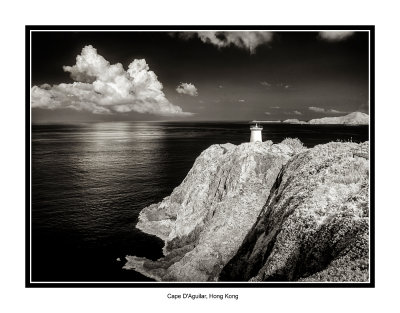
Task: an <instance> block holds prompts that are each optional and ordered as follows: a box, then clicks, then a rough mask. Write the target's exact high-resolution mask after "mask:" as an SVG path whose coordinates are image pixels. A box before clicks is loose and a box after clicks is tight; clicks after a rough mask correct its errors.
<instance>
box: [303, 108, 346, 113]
mask: <svg viewBox="0 0 400 313" xmlns="http://www.w3.org/2000/svg"><path fill="white" fill-rule="evenodd" d="M308 109H309V110H311V111H314V112H318V113H333V114H340V113H348V112H344V111H338V110H334V109H329V110H328V109H324V108H319V107H308Z"/></svg>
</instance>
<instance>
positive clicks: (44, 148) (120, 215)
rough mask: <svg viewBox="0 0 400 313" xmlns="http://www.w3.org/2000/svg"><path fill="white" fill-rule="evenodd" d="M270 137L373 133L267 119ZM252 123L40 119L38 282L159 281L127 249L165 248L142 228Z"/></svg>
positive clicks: (154, 251)
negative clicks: (216, 150)
mask: <svg viewBox="0 0 400 313" xmlns="http://www.w3.org/2000/svg"><path fill="white" fill-rule="evenodd" d="M263 126H264V130H263V140H272V141H273V142H274V143H278V142H281V141H282V140H283V139H285V138H286V137H292V138H294V137H297V138H299V139H300V140H301V141H302V142H303V143H304V144H305V145H306V146H307V147H313V146H315V145H317V144H321V143H327V142H330V141H336V140H342V141H350V140H351V141H354V142H363V141H366V140H368V126H338V125H292V124H265V125H263ZM249 138H250V130H249V124H248V123H234V122H107V123H80V124H57V125H49V124H46V125H44V124H43V125H33V126H32V159H31V167H32V169H31V170H32V182H31V186H32V190H31V193H32V206H31V218H32V223H31V229H32V237H31V239H32V240H31V241H32V246H31V250H32V254H31V255H32V270H31V273H32V281H33V282H35V281H36V282H45V281H46V282H61V281H63V282H71V281H73V282H97V281H99V282H100V281H101V282H109V281H119V282H122V281H150V279H148V278H146V277H144V276H142V275H141V274H139V273H136V272H135V271H127V270H123V269H122V266H123V264H124V262H125V259H124V257H125V256H126V255H136V256H145V257H147V258H149V259H153V260H155V259H157V258H159V257H161V255H162V253H161V248H162V246H163V242H162V241H161V240H160V239H158V238H156V237H155V236H150V235H147V234H144V233H142V232H141V231H139V230H137V229H136V228H135V225H136V222H137V216H138V214H139V212H140V211H141V210H142V209H143V208H144V207H146V206H148V205H150V204H152V203H156V202H159V201H161V200H162V199H163V198H164V197H166V196H168V195H169V194H170V193H171V192H172V190H173V189H174V188H175V187H177V186H178V185H179V184H180V183H181V181H182V180H183V179H184V177H185V176H186V174H187V172H188V171H189V170H190V168H191V167H192V165H193V163H194V161H195V159H196V157H197V156H198V155H199V154H200V153H201V151H203V150H204V149H206V148H208V147H209V146H210V145H212V144H223V143H227V142H230V143H233V144H240V143H243V142H248V141H249Z"/></svg>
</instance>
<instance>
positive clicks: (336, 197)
mask: <svg viewBox="0 0 400 313" xmlns="http://www.w3.org/2000/svg"><path fill="white" fill-rule="evenodd" d="M368 151H369V150H368V143H367V142H366V143H363V144H356V143H349V142H348V143H341V142H335V143H329V144H325V145H319V146H316V147H314V148H312V149H306V148H304V146H303V145H302V144H301V143H300V142H299V141H298V140H295V139H285V140H284V141H283V142H282V143H280V144H272V143H271V142H264V143H258V142H257V143H245V144H241V145H239V146H235V145H232V144H224V145H213V146H211V147H210V148H208V149H207V150H205V151H203V153H202V154H201V155H200V156H199V157H198V158H197V159H196V161H195V163H194V165H193V167H192V169H191V170H190V171H189V173H188V175H187V176H186V178H185V179H184V181H183V182H182V184H181V185H180V186H179V187H177V188H175V189H174V191H173V192H172V194H171V195H170V196H169V197H166V198H165V199H164V200H163V201H162V202H161V203H158V204H154V205H151V206H149V207H147V208H145V209H143V210H142V212H141V213H140V216H139V222H138V224H137V228H139V229H141V230H142V231H144V232H146V233H149V234H153V235H156V236H158V237H160V238H162V239H163V240H164V242H165V246H164V249H163V252H164V257H163V258H161V259H159V260H157V261H152V260H148V259H145V258H139V257H136V256H127V257H126V259H127V263H126V264H125V266H124V268H126V269H134V270H136V271H138V272H140V273H142V274H144V275H146V276H148V277H151V278H154V279H155V280H158V281H217V280H220V281H248V280H251V281H276V280H281V281H367V280H368V266H369V264H368V260H369V258H368V253H369V250H368V247H369V241H368V238H369V236H368V230H369V201H368V199H369V196H368V187H369V184H368V182H369V180H368V175H369V162H368Z"/></svg>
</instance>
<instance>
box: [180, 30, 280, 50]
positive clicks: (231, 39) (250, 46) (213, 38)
mask: <svg viewBox="0 0 400 313" xmlns="http://www.w3.org/2000/svg"><path fill="white" fill-rule="evenodd" d="M178 36H179V37H180V38H183V39H190V38H193V37H198V38H199V39H200V40H201V41H202V42H204V43H209V44H213V45H214V46H217V47H218V48H224V47H228V46H230V45H233V46H236V47H238V48H242V49H246V50H248V51H249V52H250V53H255V50H256V48H257V47H258V46H260V45H262V44H266V43H269V42H271V41H272V37H273V33H272V32H264V31H259V32H256V31H252V32H241V31H237V32H223V31H220V32H215V31H206V32H181V33H179V34H178Z"/></svg>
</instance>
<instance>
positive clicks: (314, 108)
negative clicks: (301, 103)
mask: <svg viewBox="0 0 400 313" xmlns="http://www.w3.org/2000/svg"><path fill="white" fill-rule="evenodd" d="M308 109H309V110H311V111H314V112H325V109H324V108H318V107H308Z"/></svg>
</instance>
